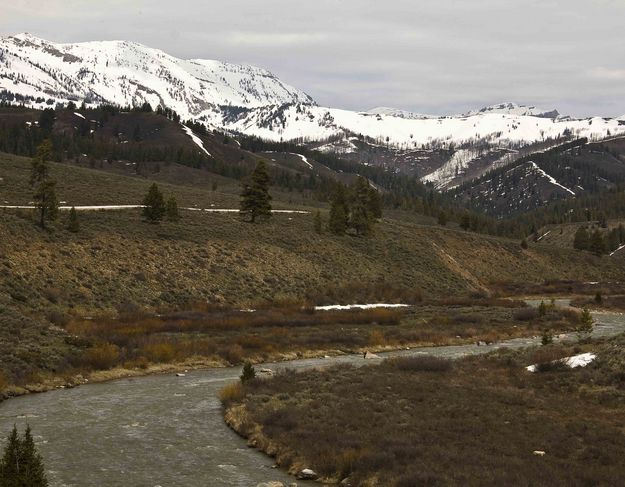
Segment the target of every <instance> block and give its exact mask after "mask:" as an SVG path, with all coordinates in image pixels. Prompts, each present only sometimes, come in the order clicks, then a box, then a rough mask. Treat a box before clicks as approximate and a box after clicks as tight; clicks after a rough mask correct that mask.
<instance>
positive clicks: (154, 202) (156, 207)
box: [143, 183, 166, 223]
mask: <svg viewBox="0 0 625 487" xmlns="http://www.w3.org/2000/svg"><path fill="white" fill-rule="evenodd" d="M143 206H144V208H143V216H144V217H145V218H146V219H147V220H148V221H149V222H151V223H158V222H160V221H161V220H162V219H163V216H165V212H166V207H165V199H164V198H163V193H161V191H160V189H158V185H157V184H156V183H153V184H152V186H150V189H149V190H148V194H146V195H145V198H144V199H143Z"/></svg>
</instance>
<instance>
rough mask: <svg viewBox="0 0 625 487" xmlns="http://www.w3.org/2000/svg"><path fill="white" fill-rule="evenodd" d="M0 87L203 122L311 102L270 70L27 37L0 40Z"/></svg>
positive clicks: (132, 47)
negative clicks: (157, 110) (244, 110)
mask: <svg viewBox="0 0 625 487" xmlns="http://www.w3.org/2000/svg"><path fill="white" fill-rule="evenodd" d="M0 49H1V51H0V52H1V55H0V88H2V89H5V90H8V91H12V92H15V93H19V94H21V95H29V96H32V97H35V98H38V97H39V98H43V99H44V100H48V99H52V100H54V102H58V101H60V102H64V101H65V102H66V101H69V100H73V101H83V100H85V101H87V103H103V102H106V103H111V104H117V105H121V106H137V105H141V104H142V103H144V102H148V103H151V104H152V105H153V106H157V105H159V104H161V105H163V106H167V107H169V108H172V109H174V110H176V111H177V112H178V113H179V114H180V115H181V116H182V117H183V118H202V117H210V116H211V114H212V113H213V112H215V111H219V106H221V105H227V106H237V107H249V108H252V107H259V106H267V105H282V104H286V103H312V99H311V98H310V97H309V96H308V95H306V94H305V93H303V92H301V91H299V90H297V89H295V88H293V87H291V86H288V85H286V84H285V83H283V82H282V81H280V80H279V79H278V78H276V77H275V76H274V75H273V74H271V73H270V72H268V71H266V70H264V69H260V68H255V67H252V66H243V65H236V64H227V63H222V62H218V61H208V60H201V59H199V60H181V59H177V58H175V57H173V56H170V55H168V54H165V53H164V52H162V51H159V50H158V49H152V48H149V47H146V46H143V45H141V44H137V43H134V42H126V41H107V42H87V43H82V44H55V43H51V42H48V41H45V40H43V39H39V38H37V37H35V36H32V35H30V34H19V35H16V36H13V37H5V38H2V39H1V40H0Z"/></svg>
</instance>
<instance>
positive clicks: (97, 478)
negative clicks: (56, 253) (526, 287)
mask: <svg viewBox="0 0 625 487" xmlns="http://www.w3.org/2000/svg"><path fill="white" fill-rule="evenodd" d="M566 303H567V302H566V301H561V304H566ZM530 304H534V305H535V304H536V303H535V302H532V303H530ZM594 316H595V318H596V320H597V321H598V324H597V325H596V326H595V331H594V336H597V337H602V336H613V335H616V334H618V333H622V332H624V331H625V316H623V315H618V314H609V313H595V314H594ZM573 336H574V335H572V334H571V335H568V337H567V338H573ZM539 342H540V339H539V338H523V339H512V340H508V341H505V342H500V343H496V344H493V345H488V346H477V345H458V346H446V347H423V348H414V349H411V350H402V351H397V352H389V353H384V354H379V355H380V356H381V357H388V356H397V355H417V354H430V355H436V356H439V357H447V358H458V357H462V356H465V355H469V354H480V353H485V352H488V351H491V350H494V349H496V348H500V347H508V348H521V347H525V346H528V345H536V344H538V343H539ZM347 362H348V363H352V364H355V365H363V364H365V363H367V364H369V363H375V362H376V360H364V359H363V358H362V355H348V356H341V357H333V358H325V359H323V358H322V359H308V360H296V361H292V362H286V363H285V362H283V363H273V364H264V365H261V366H259V367H266V368H271V369H273V370H279V369H281V368H287V367H288V368H297V369H302V368H310V367H319V366H327V365H332V364H337V363H347ZM239 374H240V368H238V367H236V368H220V369H207V370H199V371H194V372H190V373H188V374H186V376H184V377H176V376H175V375H173V374H171V375H160V376H147V377H139V378H131V379H120V380H115V381H112V382H107V383H103V384H88V385H83V386H80V387H76V388H74V389H58V390H54V391H51V392H46V393H43V394H32V395H28V396H23V397H18V398H14V399H11V400H9V401H5V402H3V403H0V432H2V434H5V433H6V434H8V432H9V431H10V429H11V428H12V427H13V424H17V425H18V427H19V428H23V427H24V425H25V424H26V423H29V424H30V426H31V427H32V429H33V432H34V435H35V441H36V443H37V444H38V447H39V450H40V452H41V454H42V455H43V457H44V461H45V465H46V468H47V473H48V478H49V480H50V485H51V487H61V486H76V487H78V486H80V487H82V486H101V487H109V486H111V487H112V486H115V487H118V486H129V487H156V486H161V487H174V486H176V487H200V486H202V487H213V486H215V487H221V486H242V487H249V486H255V485H256V484H257V483H259V482H266V481H270V480H276V481H281V482H284V483H285V485H289V483H291V482H293V481H294V479H293V477H290V476H289V475H287V474H286V473H285V472H283V471H282V470H280V469H276V468H272V467H273V461H272V460H271V459H270V458H269V457H267V456H266V455H264V454H262V453H260V452H258V451H256V450H254V449H251V448H248V447H247V446H246V442H245V440H244V439H242V438H240V437H239V436H237V435H236V434H235V433H233V432H232V431H231V430H230V429H229V428H228V427H227V426H226V425H225V423H224V421H223V418H222V413H221V405H220V403H219V399H218V398H217V395H218V391H219V389H220V388H221V387H223V385H224V384H225V383H227V382H228V381H232V380H236V379H237V378H238V376H239ZM297 483H298V485H299V486H302V485H312V484H310V483H305V482H301V481H298V482H297Z"/></svg>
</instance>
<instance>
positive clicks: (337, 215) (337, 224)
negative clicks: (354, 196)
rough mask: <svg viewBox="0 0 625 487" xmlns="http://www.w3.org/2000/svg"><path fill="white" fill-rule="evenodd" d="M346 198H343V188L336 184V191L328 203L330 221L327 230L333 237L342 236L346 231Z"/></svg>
mask: <svg viewBox="0 0 625 487" xmlns="http://www.w3.org/2000/svg"><path fill="white" fill-rule="evenodd" d="M347 215H348V207H347V198H346V196H345V186H343V185H342V184H341V183H338V184H337V186H336V190H335V191H334V194H333V195H332V200H331V201H330V220H329V222H328V228H329V229H330V231H331V232H332V233H334V234H335V235H343V234H344V233H345V230H347Z"/></svg>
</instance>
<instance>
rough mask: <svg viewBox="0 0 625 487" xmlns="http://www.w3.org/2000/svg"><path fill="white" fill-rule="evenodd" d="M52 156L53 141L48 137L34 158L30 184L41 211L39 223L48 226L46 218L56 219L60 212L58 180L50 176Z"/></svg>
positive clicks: (37, 206)
mask: <svg viewBox="0 0 625 487" xmlns="http://www.w3.org/2000/svg"><path fill="white" fill-rule="evenodd" d="M51 157H52V142H50V140H48V139H46V140H44V141H43V142H42V143H41V145H39V147H37V154H36V155H35V157H34V158H33V161H32V165H31V173H30V185H31V186H32V188H33V189H34V194H33V201H34V202H35V207H36V208H37V210H38V212H39V225H40V226H41V228H45V227H46V220H54V219H56V217H57V214H58V209H59V206H58V201H57V198H56V181H54V180H53V179H52V178H51V177H50V166H49V164H48V161H49V160H50V159H51Z"/></svg>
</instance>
